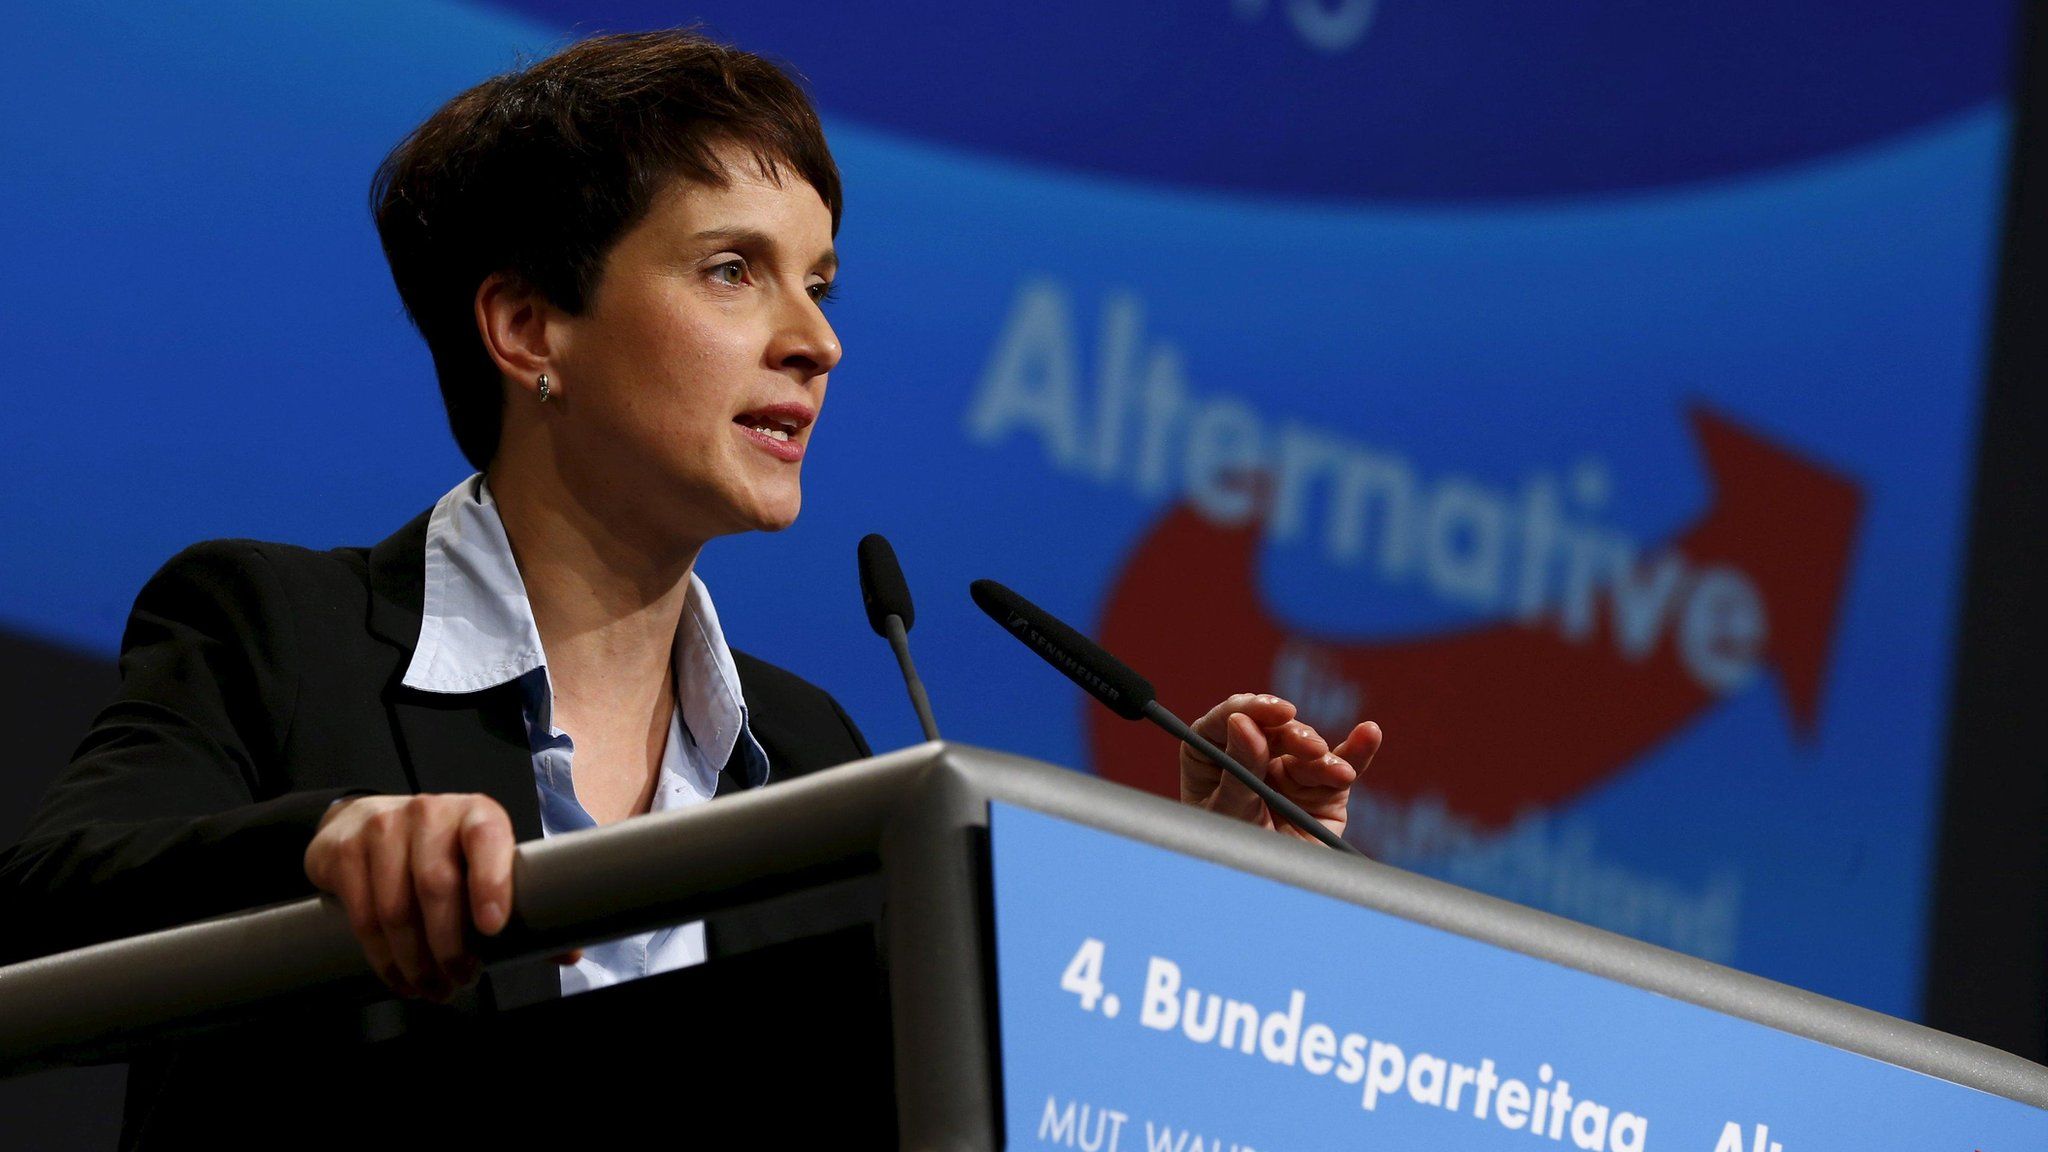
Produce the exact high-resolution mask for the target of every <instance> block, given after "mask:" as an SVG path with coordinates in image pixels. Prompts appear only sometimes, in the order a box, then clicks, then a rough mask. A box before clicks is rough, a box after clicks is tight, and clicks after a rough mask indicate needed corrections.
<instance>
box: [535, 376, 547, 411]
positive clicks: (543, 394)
mask: <svg viewBox="0 0 2048 1152" xmlns="http://www.w3.org/2000/svg"><path fill="white" fill-rule="evenodd" d="M534 383H535V384H538V385H539V386H540V402H541V403H543V404H545V403H547V402H548V374H547V373H545V372H543V373H541V374H540V379H539V380H536V381H534Z"/></svg>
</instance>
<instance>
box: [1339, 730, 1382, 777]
mask: <svg viewBox="0 0 2048 1152" xmlns="http://www.w3.org/2000/svg"><path fill="white" fill-rule="evenodd" d="M1385 741H1386V733H1384V732H1382V731H1380V726H1379V725H1377V724H1375V723H1373V722H1372V721H1370V720H1367V721H1365V722H1363V723H1361V724H1359V725H1358V726H1357V727H1355V728H1353V729H1352V730H1351V733H1350V734H1349V735H1347V736H1345V737H1344V742H1343V743H1342V744H1339V745H1337V746H1336V747H1335V748H1333V749H1331V751H1332V752H1333V753H1335V754H1336V755H1338V756H1341V757H1343V758H1344V759H1345V760H1346V761H1348V762H1349V763H1350V764H1351V766H1352V767H1353V768H1355V769H1357V770H1358V771H1360V772H1363V771H1365V770H1366V768H1367V767H1368V766H1369V765H1370V764H1371V763H1372V758H1373V757H1374V756H1377V755H1379V751H1380V745H1381V744H1382V743H1384V742H1385Z"/></svg>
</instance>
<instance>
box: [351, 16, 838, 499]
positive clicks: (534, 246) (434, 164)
mask: <svg viewBox="0 0 2048 1152" xmlns="http://www.w3.org/2000/svg"><path fill="white" fill-rule="evenodd" d="M720 145H736V146H738V147H740V148H742V149H745V150H746V151H747V152H749V153H750V154H751V155H752V157H753V160H754V163H755V164H756V166H757V167H758V169H759V172H760V174H761V175H762V176H763V177H765V178H768V179H772V180H777V181H780V180H781V179H782V178H783V176H784V173H785V172H789V171H793V172H794V173H795V174H796V175H798V176H800V177H802V178H803V179H804V180H805V181H807V182H809V183H810V185H811V187H813V188H815V189H816V190H817V192H818V196H819V198H820V199H822V200H823V201H824V202H825V207H826V208H828V209H830V210H831V213H832V232H833V234H834V235H837V234H838V232H839V213H840V206H841V202H840V190H839V169H838V168H837V166H835V165H834V164H833V162H832V153H831V152H830V151H829V150H827V148H826V146H825V133H824V130H823V129H822V128H821V127H820V126H819V124H818V114H817V111H816V110H815V109H813V108H812V107H811V102H810V100H809V99H808V98H807V97H805V95H804V92H803V89H802V88H800V87H798V85H797V83H796V82H795V81H794V80H792V79H791V78H790V77H789V76H788V75H787V74H785V73H784V72H783V71H782V70H781V69H780V68H778V67H776V66H775V65H774V64H772V63H770V62H769V61H767V60H764V59H762V58H761V57H759V56H755V55H753V54H752V53H748V52H742V51H740V50H739V49H737V48H732V47H729V46H727V45H724V44H719V43H717V42H716V41H713V40H710V39H707V38H706V37H704V36H702V35H699V34H698V33H696V32H694V31H689V30H671V31H665V32H638V33H627V34H621V35H611V36H597V37H593V38H591V39H587V40H583V41H579V42H578V43H575V44H572V45H570V46H569V47H567V48H564V49H562V50H561V51H560V52H557V53H555V54H554V55H552V56H549V57H547V58H546V59H544V60H540V61H538V62H536V63H533V64H530V65H528V66H526V67H524V68H521V69H519V70H517V71H514V72H509V73H507V74H505V75H503V76H497V77H493V78H492V79H489V80H486V81H484V82H483V83H481V84H478V85H477V86H476V87H474V88H471V89H470V90H468V91H467V92H464V93H462V94H461V95H460V96H457V97H456V98H455V99H453V100H450V101H449V102H448V103H447V104H445V105H443V106H442V107H441V109H440V111H438V112H435V113H434V114H433V115H432V116H430V117H428V118H427V121H426V123H424V124H421V125H420V126H419V127H418V128H415V129H413V131H412V132H411V134H409V135H407V136H406V138H405V139H404V140H402V141H400V142H399V145H398V147H396V148H394V149H392V150H391V154H390V155H389V156H386V157H385V158H384V162H383V164H381V165H379V166H378V168H377V175H376V178H375V179H374V180H373V181H372V182H371V185H370V206H371V211H372V213H373V214H374V215H375V216H376V220H377V234H378V236H379V237H380V238H381V240H382V241H383V244H384V257H385V259H386V260H387V261H389V262H390V264H391V278H392V279H393V280H394V281H396V282H397V285H398V295H399V298H400V299H401V300H403V301H404V302H405V310H406V312H407V314H408V315H410V316H411V317H412V321H413V324H414V325H415V326H416V327H417V328H418V329H419V331H420V335H421V336H423V337H425V339H426V342H427V348H428V349H429V350H430V351H431V352H432V353H433V356H434V372H435V374H436V375H437V376H438V377H439V378H440V382H441V398H442V400H443V402H444V403H446V404H447V406H448V426H449V428H450V429H451V430H452V431H453V432H454V433H455V442H456V444H457V445H458V446H459V447H460V448H461V449H462V454H463V455H464V456H465V457H467V458H468V459H469V462H470V463H471V464H472V465H474V466H475V467H476V468H478V469H479V470H481V469H484V468H486V467H488V466H489V465H490V462H491V459H492V457H494V456H495V455H497V451H498V434H499V426H500V422H501V420H502V418H503V415H504V413H503V405H504V392H503V383H502V381H501V380H500V377H499V373H498V369H497V365H496V364H495V363H493V362H492V360H491V358H490V354H489V352H488V351H487V350H486V349H485V347H484V343H483V339H482V337H481V336H480V335H479V334H478V332H477V330H476V321H475V318H474V301H475V298H476V290H477V287H478V286H479V285H480V284H482V283H483V282H484V279H485V278H486V277H488V276H490V275H492V274H493V273H498V272H509V273H512V274H514V275H516V276H518V277H520V278H521V279H523V280H524V281H525V282H526V283H527V284H528V285H530V286H532V287H533V288H535V289H537V290H538V291H539V292H541V293H542V294H543V295H545V296H546V297H547V298H548V300H549V301H550V302H552V303H553V304H554V305H555V306H557V307H559V308H561V309H563V310H565V311H567V312H569V313H570V314H572V315H575V314H579V313H581V312H582V311H583V309H584V307H585V305H586V304H587V302H588V301H589V299H590V294H591V293H592V292H593V291H594V290H595V289H596V287H597V280H598V276H599V274H600V273H601V272H602V271H603V267H604V260H605V257H606V255H607V254H609V253H610V251H611V249H612V246H613V245H614V244H616V243H617V242H618V240H619V238H620V237H621V236H622V235H624V234H625V233H626V232H627V231H628V230H629V229H631V228H632V227H633V226H634V225H635V224H637V223H639V222H640V220H641V219H642V218H643V217H644V216H645V215H646V214H647V211H648V208H649V206H650V205H651V204H652V202H653V200H654V197H655V194H656V193H658V192H659V191H660V190H661V189H662V188H664V187H665V186H667V184H668V183H669V182H670V181H672V180H675V179H677V178H679V177H680V178H684V179H690V180H696V181H700V182H702V183H705V184H710V185H712V186H714V187H724V186H725V185H726V183H727V181H728V179H729V178H730V174H729V173H728V172H727V171H726V169H725V166H724V165H723V164H721V163H720V161H719V158H718V157H717V155H716V154H715V152H714V149H716V148H717V147H718V146H720Z"/></svg>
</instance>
